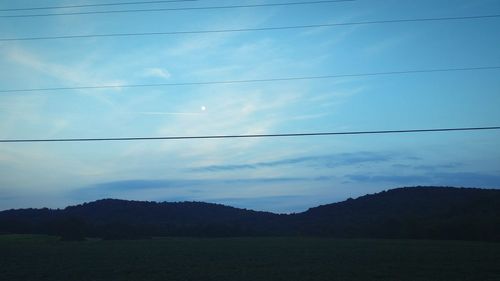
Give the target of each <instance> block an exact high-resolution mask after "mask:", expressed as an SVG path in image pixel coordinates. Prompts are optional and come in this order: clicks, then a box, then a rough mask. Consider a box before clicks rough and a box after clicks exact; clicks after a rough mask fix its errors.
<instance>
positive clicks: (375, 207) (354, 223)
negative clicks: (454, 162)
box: [0, 187, 500, 241]
mask: <svg viewBox="0 0 500 281" xmlns="http://www.w3.org/2000/svg"><path fill="white" fill-rule="evenodd" d="M75 231H77V232H78V233H80V234H81V235H85V236H94V237H105V238H109V239H120V238H138V237H148V236H206V237H211V236H259V235H305V236H328V237H348V238H354V237H365V238H417V239H464V240H494V241H500V190H494V189H472V188H451V187H411V188H398V189H393V190H389V191H385V192H380V193H377V194H373V195H365V196H362V197H359V198H357V199H349V200H346V201H343V202H340V203H334V204H328V205H323V206H318V207H315V208H311V209H309V210H308V211H306V212H303V213H299V214H291V215H277V214H273V213H268V212H257V211H251V210H245V209H238V208H233V207H228V206H224V205H220V204H210V203H203V202H181V203H166V202H164V203H156V202H140V201H125V200H116V199H104V200H98V201H95V202H90V203H85V204H82V205H77V206H71V207H67V208H65V209H62V210H50V209H21V210H8V211H3V212H0V232H11V233H45V234H57V235H63V236H64V233H74V232H75Z"/></svg>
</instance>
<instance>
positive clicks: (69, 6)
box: [0, 0, 202, 12]
mask: <svg viewBox="0 0 500 281" xmlns="http://www.w3.org/2000/svg"><path fill="white" fill-rule="evenodd" d="M197 1H202V0H158V1H136V2H117V3H100V4H82V5H67V6H49V7H28V8H11V9H0V12H13V11H33V10H54V9H70V8H88V7H106V6H124V5H143V4H163V3H176V2H197Z"/></svg>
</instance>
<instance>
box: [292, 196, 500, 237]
mask: <svg viewBox="0 0 500 281" xmlns="http://www.w3.org/2000/svg"><path fill="white" fill-rule="evenodd" d="M297 219H298V220H299V227H300V232H301V233H304V234H308V235H324V236H336V237H374V238H421V239H422V238H425V239H466V240H497V241H498V240H500V190H496V189H474V188H452V187H412V188H397V189H393V190H389V191H385V192H380V193H377V194H373V195H365V196H362V197H359V198H357V199H354V200H353V199H350V200H347V201H344V202H340V203H335V204H328V205H323V206H319V207H315V208H311V209H309V210H308V211H306V212H304V213H301V214H298V215H297Z"/></svg>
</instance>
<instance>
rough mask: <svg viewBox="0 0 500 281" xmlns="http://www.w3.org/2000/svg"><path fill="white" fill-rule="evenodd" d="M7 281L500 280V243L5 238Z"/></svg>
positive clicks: (1, 274)
mask: <svg viewBox="0 0 500 281" xmlns="http://www.w3.org/2000/svg"><path fill="white" fill-rule="evenodd" d="M0 253H1V255H0V279H1V280H9V281H15V280H65V281H66V280H72V281H78V280H238V281H242V280H252V281H254V280H287V281H290V280H329V281H334V280H339V281H343V280H346V281H350V280H363V281H366V280H384V281H391V280H394V281H396V280H397V281H405V280H425V281H429V280H442V281H459V280H471V281H481V280H491V281H493V280H500V243H482V242H460V241H414V240H339V239H319V238H318V239H315V238H221V239H196V238H159V239H152V240H137V241H98V240H94V241H86V242H60V241H58V238H57V237H49V236H33V235H0Z"/></svg>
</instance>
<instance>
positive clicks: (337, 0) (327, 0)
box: [0, 0, 356, 18]
mask: <svg viewBox="0 0 500 281" xmlns="http://www.w3.org/2000/svg"><path fill="white" fill-rule="evenodd" d="M354 1H356V0H321V1H301V2H282V3H264V4H245V5H228V6H205V7H177V8H149V9H129V10H107V11H82V12H65V13H46V14H21V15H0V18H30V17H51V16H76V15H95V14H116V13H141V12H167V11H193V10H221V9H242V8H261V7H280V6H296V5H317V4H331V3H341V2H354Z"/></svg>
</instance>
